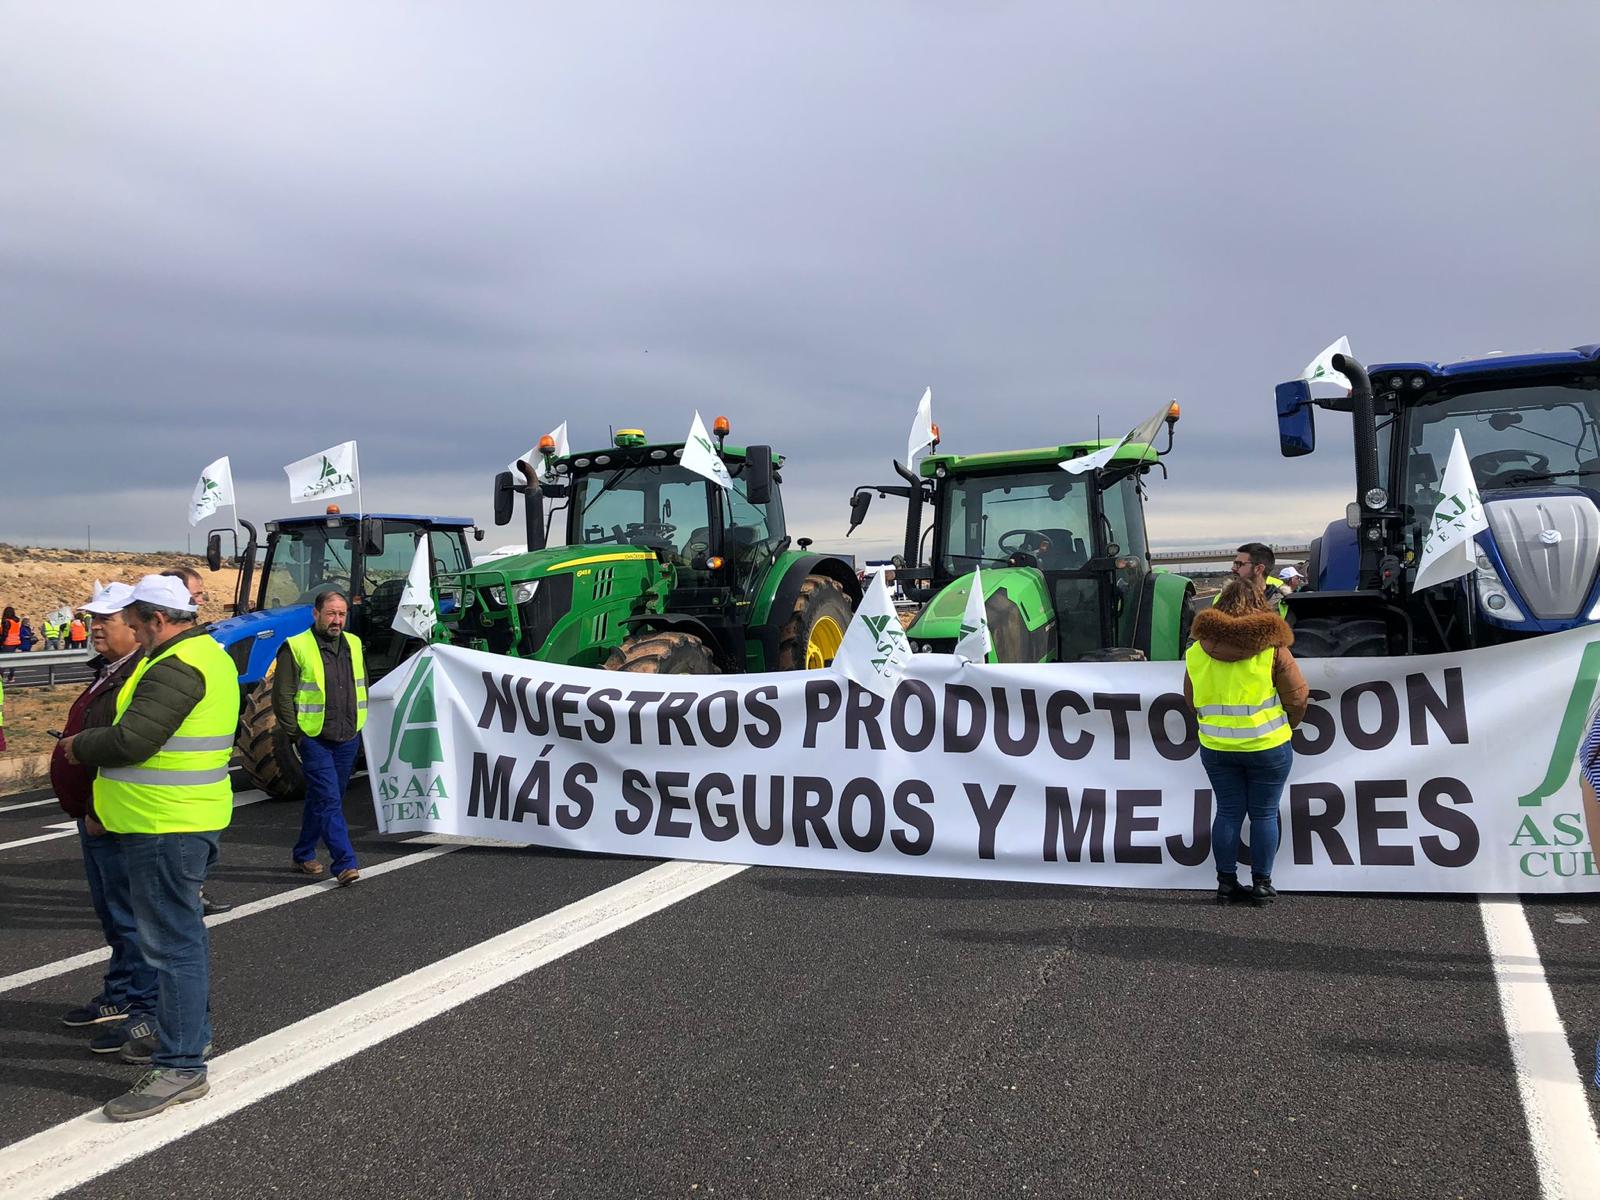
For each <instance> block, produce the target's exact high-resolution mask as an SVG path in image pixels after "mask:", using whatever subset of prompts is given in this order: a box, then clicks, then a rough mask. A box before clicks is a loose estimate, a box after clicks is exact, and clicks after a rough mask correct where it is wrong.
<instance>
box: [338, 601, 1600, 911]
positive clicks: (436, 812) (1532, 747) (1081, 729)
mask: <svg viewBox="0 0 1600 1200" xmlns="http://www.w3.org/2000/svg"><path fill="white" fill-rule="evenodd" d="M1301 666H1302V668H1303V669H1304V671H1305V674H1306V678H1307V682H1308V683H1309V684H1310V686H1311V688H1312V689H1313V690H1312V695H1313V696H1314V697H1316V699H1315V700H1314V701H1313V703H1312V705H1311V708H1310V710H1309V711H1308V713H1307V715H1306V718H1305V721H1304V722H1303V723H1302V724H1301V726H1300V727H1299V729H1298V730H1297V732H1296V734H1295V737H1294V741H1293V743H1292V744H1293V746H1294V748H1295V762H1294V767H1293V771H1292V774H1291V775H1290V779H1289V784H1288V786H1287V787H1286V788H1285V790H1284V794H1283V800H1282V804H1281V808H1280V812H1281V817H1282V821H1283V825H1282V829H1281V844H1280V847H1279V849H1278V853H1277V860H1276V863H1275V866H1274V869H1273V871H1272V876H1273V879H1274V881H1275V882H1276V883H1277V885H1278V886H1279V888H1281V889H1282V890H1283V891H1285V892H1292V891H1295V890H1302V891H1312V890H1316V891H1375V892H1389V891H1393V892H1462V893H1482V892H1539V893H1574V892H1595V891H1597V890H1600V867H1597V866H1596V862H1595V842H1594V840H1593V839H1594V833H1593V832H1592V831H1591V832H1589V833H1587V834H1586V833H1585V827H1584V808H1583V803H1582V800H1581V797H1580V794H1579V786H1578V782H1577V780H1578V775H1579V773H1578V771H1577V769H1576V763H1575V759H1576V756H1577V752H1578V748H1579V744H1580V742H1581V741H1582V739H1583V736H1584V733H1585V731H1586V726H1587V715H1586V714H1587V712H1588V709H1589V704H1590V701H1591V699H1592V697H1593V695H1594V693H1595V691H1596V680H1597V678H1600V634H1597V631H1596V630H1594V629H1578V630H1573V631H1571V632H1569V633H1563V634H1553V635H1551V636H1548V637H1540V638H1534V639H1530V640H1527V641H1522V642H1517V643H1513V644H1509V645H1504V646H1495V647H1491V648H1488V649H1484V650H1475V651H1471V652H1468V653H1463V654H1446V655H1435V656H1430V657H1426V658H1415V659H1386V658H1366V659H1306V660H1303V661H1302V662H1301ZM973 677H974V672H972V671H971V669H970V668H968V667H967V666H965V665H964V664H962V663H961V662H960V660H958V659H956V658H955V657H954V656H953V655H944V654H939V655H933V654H919V655H915V656H913V658H912V660H911V662H910V663H909V664H908V665H907V667H906V669H905V672H904V674H903V676H902V679H901V681H900V685H899V687H898V688H897V689H896V690H895V691H894V693H893V695H892V696H891V697H890V698H889V699H887V700H885V699H883V698H881V697H879V696H877V695H874V694H872V693H870V692H867V691H865V690H862V689H859V688H855V687H852V686H851V685H850V684H849V683H848V682H847V681H846V680H844V679H843V678H841V676H840V675H839V674H838V673H837V672H834V671H810V672H807V671H794V672H782V673H772V674H761V675H746V676H734V677H730V676H726V675H718V676H707V677H700V676H673V677H672V678H671V679H670V681H668V680H666V679H664V678H663V677H661V676H632V675H629V674H627V673H626V672H606V673H601V672H599V671H591V670H583V669H580V668H575V667H558V666H553V665H550V664H546V663H539V662H529V661H522V660H518V659H511V658H505V657H501V656H497V655H491V654H484V653H480V652H477V651H472V650H461V649H457V648H455V647H448V646H435V647H432V648H430V649H427V650H425V651H423V652H422V653H420V654H419V655H417V656H415V657H413V658H412V659H411V660H410V661H409V662H408V663H406V664H405V665H404V666H403V667H402V668H401V669H400V670H398V671H396V672H395V673H393V674H391V675H390V676H388V677H387V678H386V679H384V680H383V682H381V683H379V684H378V685H377V687H376V688H375V689H373V692H372V697H371V708H370V719H369V720H368V722H367V725H366V729H365V732H364V737H365V739H366V752H367V761H368V762H370V763H373V764H375V766H374V768H373V790H374V796H375V801H374V802H375V804H376V806H377V811H378V818H379V822H380V826H381V828H383V829H384V830H385V832H389V833H412V832H416V833H424V832H430V833H451V834H460V835H464V836H472V837H486V838H498V839H504V840H507V841H512V842H518V843H533V844H537V845H543V846H554V847H564V848H568V849H573V850H583V851H592V852H597V853H604V854H628V855H646V856H656V857H662V858H685V859H696V860H703V861H710V862H737V863H753V864H757V865H772V866H791V867H814V868H819V869H824V870H849V871H868V872H888V873H892V874H901V875H925V876H951V877H959V878H969V879H997V880H998V879H1008V880H1024V881H1032V882H1038V883H1069V884H1084V885H1091V886H1095V887H1149V888H1204V889H1210V888H1212V887H1214V886H1215V883H1216V877H1215V874H1214V872H1213V869H1212V860H1211V846H1210V836H1211V817H1212V796H1211V789H1210V785H1209V783H1208V782H1207V779H1206V775H1205V772H1204V770H1203V769H1202V767H1201V765H1200V758H1199V754H1198V749H1199V747H1198V745H1197V744H1196V741H1195V736H1194V724H1193V719H1192V717H1191V716H1190V714H1189V710H1188V708H1187V706H1186V705H1185V704H1184V700H1183V692H1182V688H1183V664H1182V663H1177V662H1156V663H1067V664H1045V665H1041V666H1014V665H1004V666H1002V665H991V666H988V667H986V668H984V670H983V680H982V683H981V684H978V683H972V682H968V683H963V682H962V680H963V679H967V680H971V679H972V678H973ZM1324 696H1325V697H1326V698H1325V699H1324V698H1323V697H1324ZM1509 745H1515V746H1517V747H1518V751H1519V752H1518V753H1516V754H1508V753H1507V752H1506V747H1507V746H1509ZM1245 833H1246V841H1248V835H1249V829H1248V827H1247V828H1246V831H1245Z"/></svg>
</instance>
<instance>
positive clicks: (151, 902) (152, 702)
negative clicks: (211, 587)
mask: <svg viewBox="0 0 1600 1200" xmlns="http://www.w3.org/2000/svg"><path fill="white" fill-rule="evenodd" d="M123 613H124V617H125V619H126V620H127V621H128V623H129V624H130V625H131V626H133V629H134V634H135V636H136V637H137V638H138V639H139V643H140V645H141V646H143V647H144V651H145V659H144V661H143V662H142V663H140V664H139V667H138V669H137V670H135V671H134V673H133V675H132V677H131V678H130V679H129V680H128V682H127V684H126V685H124V687H123V688H122V690H121V692H120V693H119V694H118V696H117V710H116V721H115V723H114V724H112V725H110V726H108V727H106V728H104V729H89V730H85V731H84V732H82V733H80V734H77V735H76V736H74V737H72V738H69V739H66V740H65V747H64V750H65V753H66V755H67V758H68V760H69V761H71V762H79V763H83V764H84V765H85V766H91V767H95V768H97V769H98V774H97V775H96V777H95V781H94V808H95V813H96V814H97V815H98V817H99V820H100V823H101V824H102V825H103V826H105V828H106V829H107V830H109V831H110V832H112V833H115V834H117V835H118V838H117V841H118V843H119V845H120V846H121V848H122V854H123V859H124V861H125V862H126V864H127V867H128V881H129V885H130V890H131V893H132V901H133V916H134V922H135V924H136V926H137V927H138V931H139V943H140V945H141V946H142V947H143V949H144V952H145V957H146V958H147V959H148V960H149V962H150V965H151V966H152V967H154V968H155V972H156V981H157V988H158V992H159V994H158V998H157V1001H156V1025H157V1033H156V1037H155V1038H154V1039H153V1042H154V1044H153V1045H148V1046H143V1047H141V1046H140V1045H139V1043H140V1042H141V1041H144V1040H146V1039H134V1040H133V1041H130V1042H129V1043H128V1045H127V1046H125V1047H124V1048H123V1050H122V1056H123V1058H124V1059H126V1060H127V1061H130V1062H140V1061H148V1062H149V1063H150V1064H151V1066H152V1068H153V1069H152V1070H150V1071H149V1072H147V1073H146V1074H145V1075H144V1077H143V1078H141V1079H140V1080H139V1082H138V1083H137V1084H135V1085H134V1087H133V1089H132V1090H131V1091H129V1092H128V1093H126V1094H125V1095H122V1096H118V1097H116V1098H115V1099H113V1100H111V1101H109V1102H108V1103H107V1104H106V1106H105V1109H104V1112H105V1115H106V1116H108V1117H110V1118H111V1119H112V1120H115V1121H132V1120H137V1119H139V1118H141V1117H148V1116H153V1115H154V1114H156V1113H158V1112H161V1111H162V1110H163V1109H166V1108H169V1107H171V1106H172V1105H174V1104H182V1103H185V1102H187V1101H189V1100H198V1099H199V1098H200V1097H201V1096H203V1095H205V1094H206V1092H207V1091H208V1090H210V1084H209V1083H207V1082H206V1066H205V1058H206V1054H207V1053H208V1051H209V1050H210V1042H211V1020H210V1013H209V998H210V987H211V978H210V945H209V942H208V941H207V937H206V927H205V919H204V916H203V914H202V913H201V909H200V887H201V885H202V884H204V883H205V878H206V874H207V872H208V871H210V869H211V868H212V866H213V865H214V864H215V863H216V860H217V841H218V837H219V835H220V833H221V831H222V830H223V829H224V828H226V827H227V825H228V823H229V821H230V820H232V816H233V789H232V785H231V784H230V783H229V780H228V760H229V758H230V757H231V756H232V753H233V737H234V731H235V729H236V728H237V726H238V723H239V681H238V671H237V669H236V668H235V667H234V664H233V660H232V659H230V658H229V657H228V654H227V651H225V650H223V649H222V647H221V646H220V645H219V644H218V643H217V642H216V640H215V639H213V638H211V637H210V636H208V635H207V634H206V633H205V631H204V630H202V629H198V628H196V626H195V606H194V604H193V603H192V602H191V601H190V599H189V593H188V590H187V589H186V588H185V587H184V586H183V584H182V582H180V581H179V580H176V579H169V578H167V577H165V576H162V575H146V576H145V577H144V578H143V579H141V580H140V581H139V584H138V586H137V587H135V588H134V589H133V594H132V596H131V598H130V600H129V603H128V605H127V606H126V607H125V608H124V609H123ZM141 1052H143V1053H148V1055H149V1057H148V1058H144V1057H143V1053H141Z"/></svg>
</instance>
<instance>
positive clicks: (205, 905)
mask: <svg viewBox="0 0 1600 1200" xmlns="http://www.w3.org/2000/svg"><path fill="white" fill-rule="evenodd" d="M200 908H201V909H202V910H203V913H204V915H205V916H208V917H214V916H216V915H217V914H218V913H225V912H232V911H233V905H231V904H229V903H228V902H227V901H226V900H213V899H212V898H211V897H210V896H209V895H207V894H206V890H205V888H201V889H200Z"/></svg>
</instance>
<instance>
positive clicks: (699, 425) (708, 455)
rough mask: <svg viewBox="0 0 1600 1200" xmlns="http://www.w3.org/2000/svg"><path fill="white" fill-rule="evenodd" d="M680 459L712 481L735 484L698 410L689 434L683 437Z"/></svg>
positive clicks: (696, 472) (690, 468) (698, 473)
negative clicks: (712, 442)
mask: <svg viewBox="0 0 1600 1200" xmlns="http://www.w3.org/2000/svg"><path fill="white" fill-rule="evenodd" d="M678 461H679V462H680V463H681V464H682V465H683V466H685V467H688V468H689V470H691V471H693V472H694V473H695V474H697V475H704V476H705V477H706V478H707V479H709V480H711V482H712V483H720V484H721V485H722V486H723V487H725V488H726V487H732V486H733V480H732V479H731V478H730V477H729V475H728V468H727V467H726V466H725V465H724V464H723V461H722V459H721V458H720V457H719V456H718V455H717V449H716V447H715V446H713V445H712V444H711V435H710V434H709V433H707V432H706V423H705V422H704V421H702V420H701V419H700V414H699V413H698V412H697V413H695V414H694V424H693V425H691V426H689V436H688V437H686V438H684V439H683V457H682V458H680V459H679V460H678Z"/></svg>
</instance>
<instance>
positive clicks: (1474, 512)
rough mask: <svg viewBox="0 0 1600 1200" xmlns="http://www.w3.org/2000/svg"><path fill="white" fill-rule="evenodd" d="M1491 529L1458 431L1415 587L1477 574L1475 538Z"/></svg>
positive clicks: (1435, 507) (1445, 469) (1424, 544)
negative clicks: (1475, 572)
mask: <svg viewBox="0 0 1600 1200" xmlns="http://www.w3.org/2000/svg"><path fill="white" fill-rule="evenodd" d="M1487 528H1489V518H1488V517H1486V516H1485V515H1484V513H1483V501H1482V500H1481V499H1480V498H1479V496H1478V481H1477V480H1476V479H1474V478H1473V475H1472V463H1471V461H1470V460H1469V459H1468V458H1467V447H1466V444H1465V443H1464V442H1462V440H1461V431H1460V430H1459V429H1458V430H1456V437H1455V441H1454V442H1452V443H1451V445H1450V461H1449V462H1448V463H1446V464H1445V468H1444V481H1443V482H1442V483H1441V485H1440V489H1439V503H1438V504H1437V505H1435V506H1434V510H1433V519H1432V520H1431V521H1430V522H1428V530H1427V532H1426V533H1424V534H1423V535H1422V560H1421V562H1420V564H1419V565H1418V567H1417V578H1416V581H1415V582H1414V583H1413V584H1412V585H1411V586H1412V588H1413V589H1417V590H1420V589H1422V588H1425V587H1432V586H1433V585H1434V584H1436V583H1448V582H1450V580H1452V579H1460V578H1461V576H1463V575H1470V574H1472V572H1474V571H1476V570H1477V569H1478V555H1477V551H1476V549H1475V547H1474V543H1473V539H1474V538H1475V537H1477V536H1478V534H1480V533H1482V532H1483V531H1484V530H1485V529H1487Z"/></svg>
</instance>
